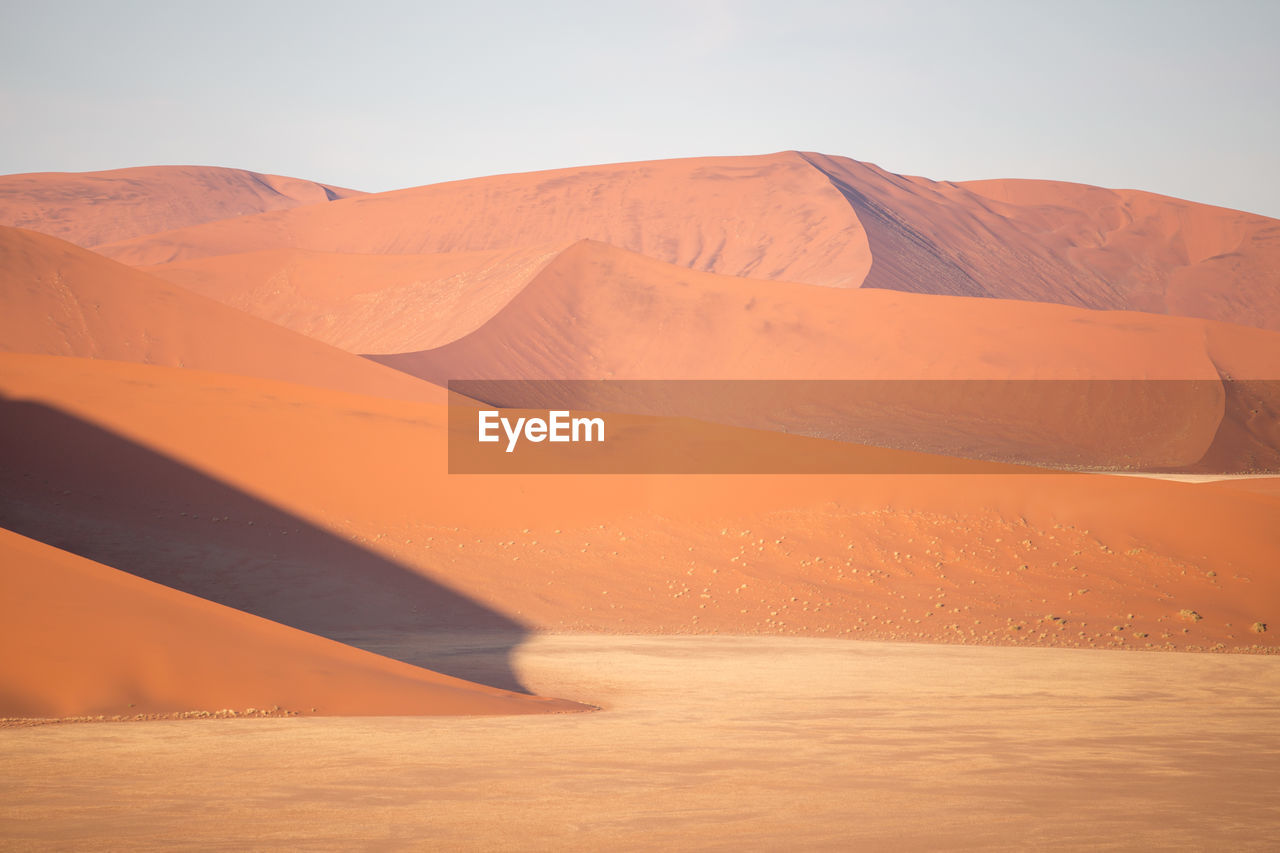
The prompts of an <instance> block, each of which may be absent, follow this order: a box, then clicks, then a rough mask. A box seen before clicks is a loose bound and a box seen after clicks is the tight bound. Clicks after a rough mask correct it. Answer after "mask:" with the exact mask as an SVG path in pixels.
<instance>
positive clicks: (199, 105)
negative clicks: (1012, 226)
mask: <svg viewBox="0 0 1280 853" xmlns="http://www.w3.org/2000/svg"><path fill="white" fill-rule="evenodd" d="M1277 45H1280V3H1276V2H1271V0H1267V2H1214V3H1208V2H1203V3H1185V2H1183V3H1180V2H1175V0H1167V1H1166V2H1123V0H1113V2H1099V3H1095V2H1054V3H1045V2H1008V3H995V2H970V3H965V2H934V3H919V2H917V3H912V2H896V3H861V2H815V1H814V0H786V2H729V0H720V2H698V0H685V2H679V3H677V2H667V0H646V2H643V3H612V2H608V0H597V2H581V3H580V2H543V3H537V2H521V3H509V2H489V3H483V4H480V3H467V4H461V3H438V2H432V0H424V2H372V0H370V1H369V2H361V3H326V2H319V0H315V2H305V3H304V2H286V0H278V1H277V2H271V0H258V2H254V3H244V2H235V1H234V0H233V2H217V3H210V2H200V3H193V2H186V0H167V2H116V3H103V2H97V0H94V2H67V0H63V2H58V0H52V1H51V2H42V3H29V2H21V3H19V2H14V0H0V173H15V172H33V171H86V170H97V169H111V168H120V167H124V166H139V165H156V164H202V165H215V166H232V167H236V168H244V169H252V170H255V171H259V172H271V173H276V174H284V175H291V176H296V177H303V178H310V179H313V180H318V181H323V182H326V183H331V184H337V185H340V186H348V187H352V188H355V189H361V190H369V191H380V190H387V189H394V188H398V187H405V186H416V185H420V184H427V183H435V182H438V181H447V180H455V179H460V178H468V177H476V176H480V175H488V174H499V173H507V172H523V171H532V170H537V169H552V168H561V167H570V166H581V165H589V164H597V163H611V162H622V161H631V160H652V159H662V158H668V157H690V156H711V155H723V154H763V153H769V152H773V151H781V150H786V149H799V150H807V151H821V152H823V153H826V154H836V155H843V156H847V157H852V158H854V159H857V160H864V161H869V162H873V163H876V164H877V165H880V166H882V167H884V168H886V169H889V170H890V171H894V172H899V173H903V174H913V175H923V176H925V177H929V178H933V179H936V180H970V179H977V178H995V177H1022V178H1049V179H1055V180H1069V181H1079V182H1083V183H1090V184H1097V185H1101V186H1109V187H1125V188H1135V189H1144V190H1150V191H1153V192H1159V193H1164V194H1167V195H1174V196H1180V197H1183V198H1189V199H1192V200H1195V201H1200V202H1206V203H1210V204H1218V205H1223V206H1226V207H1234V208H1239V209H1243V210H1248V211H1252V212H1256V213H1263V214H1267V215H1270V216H1274V217H1280V157H1278V156H1277V151H1280V49H1277Z"/></svg>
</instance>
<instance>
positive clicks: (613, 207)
mask: <svg viewBox="0 0 1280 853" xmlns="http://www.w3.org/2000/svg"><path fill="white" fill-rule="evenodd" d="M582 238H589V239H594V240H600V241H602V242H607V243H612V244H614V245H616V246H620V247H622V248H624V249H630V250H632V251H635V252H640V253H642V254H646V255H650V256H652V257H655V258H658V259H660V260H664V261H668V262H671V263H674V264H678V265H680V266H684V267H690V268H692V269H699V270H710V271H713V272H719V273H725V274H730V275H742V276H749V277H752V278H782V279H790V280H795V281H809V282H813V283H815V284H824V285H830V286H838V287H856V286H858V284H859V283H861V281H862V278H863V276H864V275H865V274H866V271H867V269H868V266H869V264H870V263H871V256H870V255H869V254H868V252H867V246H866V238H865V236H864V234H863V231H862V227H861V226H860V225H859V224H858V220H857V218H856V217H855V216H854V215H853V211H852V210H851V209H850V208H849V205H848V204H847V203H846V202H845V200H844V199H843V198H842V197H841V195H840V193H839V192H837V191H836V190H835V188H834V187H832V186H831V184H830V182H829V181H828V180H827V179H826V178H825V176H823V175H822V174H821V173H820V172H818V171H817V170H815V169H813V168H812V167H811V166H810V165H809V164H808V163H806V162H805V161H804V160H802V159H800V158H799V157H797V156H796V155H794V154H793V153H783V154H773V155H768V156H762V157H706V158H696V159H688V160H663V161H654V162H646V163H622V164H617V165H609V166H594V167H587V168H579V169H561V170H557V171H551V172H531V173H527V174H518V175H498V176H494V177H488V178H476V179H474V180H467V181H455V182H451V183H445V184H434V185H431V186H425V187H416V188H413V189H406V190H397V191H394V192H387V193H379V194H377V195H370V196H365V197H362V198H359V199H349V200H346V201H342V202H338V203H336V204H333V205H317V206H312V207H310V208H309V209H307V210H303V209H298V210H296V211H282V212H275V213H268V214H263V215H260V216H255V217H246V218H245V219H243V220H237V221H231V220H228V221H223V222H219V223H210V224H208V225H204V226H196V227H193V228H187V229H182V230H177V231H172V232H168V233H165V234H157V235H154V236H152V237H145V238H141V239H137V240H133V241H126V242H118V243H114V244H111V245H107V246H102V247H99V248H100V251H102V252H103V253H105V254H107V255H109V256H110V257H113V258H116V259H117V260H121V261H124V262H125V263H129V264H133V265H136V266H142V265H154V264H163V263H168V262H171V261H187V260H190V259H193V258H202V257H208V256H210V255H222V254H233V253H241V252H250V251H256V250H261V249H284V248H293V249H308V250H312V251H326V252H354V253H373V254H434V253H440V252H474V251H488V250H494V249H510V248H515V247H524V246H539V245H546V244H554V243H566V242H571V241H574V240H578V239H582Z"/></svg>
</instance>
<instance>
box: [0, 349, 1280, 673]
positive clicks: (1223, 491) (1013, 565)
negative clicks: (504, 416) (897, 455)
mask: <svg viewBox="0 0 1280 853" xmlns="http://www.w3.org/2000/svg"><path fill="white" fill-rule="evenodd" d="M0 392H2V393H4V394H5V395H6V397H8V398H9V399H11V400H16V401H25V402H27V403H29V404H32V405H35V404H38V405H41V406H46V407H51V408H54V409H56V410H58V411H60V412H65V413H66V414H67V415H68V416H71V417H75V418H77V419H80V420H83V421H84V422H86V423H92V424H96V425H98V426H99V427H100V428H101V429H105V430H110V431H111V432H112V433H114V434H118V435H120V436H123V437H125V438H127V439H129V440H130V441H132V442H134V443H136V444H137V445H138V446H141V447H146V448H150V449H152V450H153V451H154V452H155V453H159V454H163V455H164V456H165V457H167V458H171V459H173V460H177V461H180V462H184V463H186V464H188V465H191V466H193V467H195V466H198V468H199V470H200V471H202V472H204V474H205V475H207V476H210V477H216V478H217V479H218V480H219V481H220V482H222V483H226V484H228V485H229V486H231V487H233V488H235V489H237V490H239V491H240V492H243V493H245V494H251V495H253V496H255V497H256V500H257V501H258V502H260V503H261V504H263V505H265V506H269V507H272V508H276V510H273V511H281V512H287V513H290V514H291V515H293V516H295V517H296V518H298V519H299V520H300V521H303V522H305V523H307V524H309V525H312V526H314V527H315V528H317V529H322V530H326V531H329V532H330V533H331V534H332V535H333V536H334V537H335V538H336V539H340V540H343V541H346V542H349V543H352V544H354V545H356V546H358V547H360V548H361V549H366V550H367V551H368V552H369V553H371V554H374V555H377V556H379V558H380V559H382V560H384V561H391V562H394V563H395V565H397V566H400V567H403V570H404V572H405V573H406V576H416V577H420V578H422V579H425V580H427V581H430V582H431V583H432V584H436V585H439V586H443V587H448V588H449V589H451V590H454V591H456V593H457V594H459V595H465V596H466V597H467V598H468V599H469V600H471V601H474V602H477V603H478V604H480V605H482V606H483V607H484V608H485V609H486V611H488V612H495V613H500V614H506V615H507V616H508V617H509V618H511V619H513V620H518V621H519V622H520V623H521V624H522V625H528V626H531V627H533V628H540V629H551V630H600V631H638V632H738V633H775V634H802V635H809V636H839V637H867V638H880V639H900V640H923V641H930V642H969V643H995V644H1012V645H1036V644H1044V645H1055V646H1081V647H1090V646H1098V647H1130V648H1140V649H1145V648H1160V649H1165V648H1167V649H1189V648H1198V649H1211V648H1223V649H1270V648H1274V646H1275V638H1276V637H1277V635H1278V634H1277V631H1276V625H1277V624H1280V614H1277V612H1276V607H1277V603H1278V602H1280V574H1278V573H1277V569H1276V567H1277V566H1280V540H1278V539H1277V537H1276V535H1275V519H1276V517H1277V513H1278V512H1280V503H1277V498H1276V497H1275V496H1274V495H1271V494H1262V493H1257V492H1253V491H1249V490H1244V489H1236V488H1227V487H1217V486H1212V485H1209V486H1204V485H1189V484H1183V483H1174V482H1164V481H1157V480H1147V479H1137V478H1121V477H1107V476H1091V475H1069V474H1054V475H993V476H942V475H928V474H910V475H901V476H826V477H814V476H751V475H730V476H699V477H690V476H644V475H636V476H612V475H611V476H604V475H601V476H506V475H488V476H465V475H449V474H447V473H446V467H445V447H444V441H445V429H444V412H443V410H442V408H441V407H439V406H432V405H429V404H419V403H412V402H407V401H404V402H402V401H394V400H384V399H376V398H369V397H360V396H357V395H350V394H341V393H338V392H333V391H325V390H321V389H314V388H307V387H303V386H290V385H286V384H283V383H278V382H270V381H266V380H261V379H252V378H240V377H227V376H219V375H216V374H205V373H202V372H199V371H192V370H174V369H171V368H163V367H153V366H146V365H136V364H127V363H120V362H105V361H88V360H75V359H57V358H49V357H41V356H26V355H5V356H2V357H0ZM20 438H21V437H20V436H19V437H16V438H15V439H14V440H13V441H9V442H6V447H5V454H6V456H5V459H4V465H3V466H0V473H3V476H5V477H6V478H8V480H7V482H6V485H5V488H4V489H2V490H0V494H3V495H5V496H6V497H5V508H4V512H5V518H7V519H9V523H7V524H6V526H8V527H9V528H10V529H15V525H16V524H18V523H21V524H22V525H23V530H24V532H27V533H28V535H35V534H36V533H37V532H40V537H39V538H41V539H45V540H49V541H56V542H57V543H58V544H59V545H60V547H63V548H64V549H73V541H74V542H78V543H80V545H81V546H82V547H87V546H92V545H95V544H97V545H101V543H103V542H105V543H106V544H107V545H109V546H110V547H113V548H116V549H118V551H119V552H120V553H126V552H127V553H136V554H140V555H143V556H145V555H154V554H162V555H163V554H181V555H184V560H183V561H182V562H177V561H174V562H167V563H165V564H164V565H163V566H160V567H159V568H158V569H157V570H158V571H164V572H168V573H169V576H170V577H175V578H176V577H178V575H179V574H180V573H181V572H186V573H187V574H188V575H190V576H193V577H195V579H196V580H197V581H198V580H199V579H200V577H201V576H202V572H204V571H205V569H203V568H202V566H203V565H204V564H205V563H206V562H208V561H211V560H212V561H216V563H217V564H218V565H221V566H223V569H222V570H223V571H224V572H230V573H231V574H230V575H224V577H232V578H234V580H235V583H234V584H220V585H218V587H217V588H218V589H220V590H222V591H223V593H224V594H229V593H234V594H235V595H237V596H239V598H238V599H237V603H238V604H239V606H241V607H242V609H252V608H253V605H254V603H255V601H256V602H258V603H262V602H271V603H274V604H275V605H277V606H279V607H280V608H281V609H283V610H286V611H287V612H288V613H292V614H294V615H297V614H302V615H306V614H307V613H312V614H314V613H322V614H330V615H329V616H326V617H325V618H326V619H330V620H331V622H330V623H328V624H329V625H330V626H331V627H335V628H341V630H343V631H346V632H348V634H350V635H353V636H354V637H358V636H360V635H362V634H365V633H370V634H377V633H378V632H383V631H387V630H422V629H423V628H424V627H430V626H431V625H432V624H436V622H437V621H439V620H444V621H443V623H442V624H449V625H454V626H457V627H462V626H464V625H465V624H466V621H465V620H466V619H470V618H473V617H474V616H479V615H481V612H480V611H478V610H475V609H472V610H471V611H468V612H469V613H471V614H473V616H467V615H466V613H463V614H462V617H460V618H462V619H463V621H457V620H454V621H449V619H450V618H451V617H449V615H448V614H447V613H414V612H412V610H411V609H410V608H409V607H407V606H405V607H394V608H391V609H386V608H382V607H381V606H380V607H379V608H375V609H372V610H369V611H368V612H367V613H365V612H363V611H362V610H361V605H360V599H359V596H353V595H352V591H353V590H358V589H359V586H358V585H342V586H332V585H327V584H326V585H322V586H320V587H317V586H315V583H316V581H318V580H321V578H319V577H315V578H313V580H312V581H310V582H309V583H308V584H302V585H301V586H294V585H292V584H294V583H295V581H292V580H290V581H288V582H287V583H285V584H284V585H281V580H282V579H285V580H288V579H289V578H294V579H296V581H297V582H300V581H301V579H303V578H305V577H307V573H308V572H314V571H315V567H316V566H319V565H326V564H325V563H324V562H323V560H324V557H323V553H322V552H321V551H319V550H317V551H316V552H315V553H314V554H312V553H311V552H307V553H306V554H303V555H302V556H304V557H306V558H307V559H305V560H300V559H298V558H299V553H298V552H296V551H295V550H294V549H295V548H296V547H299V546H298V545H297V543H295V539H297V538H298V531H296V530H294V529H293V527H290V528H287V529H285V528H283V527H282V526H280V527H270V526H269V525H267V524H266V523H265V522H264V521H262V519H263V518H265V517H267V516H268V515H269V514H270V513H269V512H268V511H267V510H266V509H265V508H264V506H256V507H252V508H251V509H252V512H250V509H244V508H242V507H241V506H239V505H237V506H234V507H231V508H230V509H227V508H224V507H223V506H222V505H221V504H212V503H210V504H209V505H208V506H204V505H201V511H200V512H199V516H200V517H199V518H193V517H191V513H188V515H187V516H186V517H182V516H176V513H175V509H177V506H176V502H175V501H168V502H166V503H165V504H164V505H159V504H157V503H156V501H155V499H154V497H152V493H151V492H149V491H148V490H147V489H145V488H144V489H143V490H142V491H141V492H140V493H139V492H137V491H135V490H134V484H131V483H130V482H128V481H127V479H122V478H118V477H117V478H110V477H95V478H92V481H93V483H95V484H96V485H95V486H94V487H93V488H88V487H87V486H86V481H87V478H88V475H89V473H90V469H93V468H96V467H101V466H103V465H106V464H108V460H103V459H100V458H99V457H98V456H94V457H93V459H94V460H97V461H93V462H92V463H90V462H85V464H84V466H83V467H82V468H75V467H70V468H69V467H67V465H66V464H64V462H65V460H64V459H62V458H61V457H59V456H58V455H57V454H56V453H55V452H54V449H48V448H46V451H47V452H46V451H42V452H41V453H33V452H31V449H30V448H24V446H23V441H24V440H27V439H22V440H19V439H20ZM41 459H44V460H46V461H45V462H44V463H42V462H41V461H40V460H41ZM42 465H43V466H44V467H41V466H42ZM32 466H35V467H34V468H33V467H32ZM77 470H79V471H81V472H82V473H80V474H77ZM206 503H209V502H208V501H206ZM242 509H243V511H242ZM184 511H185V510H184ZM210 514H212V515H215V516H217V519H216V520H214V519H211V518H210V517H209V516H210ZM228 515H229V516H230V517H229V518H228V517H225V516H228ZM157 516H160V517H159V518H157ZM175 516H176V517H175ZM255 520H257V521H258V523H257V524H251V523H250V522H254V521H255ZM122 530H127V531H128V535H127V536H123V535H121V531H122ZM54 537H60V538H57V539H56V540H55V539H54ZM104 547H105V546H104ZM330 550H332V549H330ZM228 555H230V556H228ZM339 556H341V555H339ZM121 562H123V561H121ZM340 568H341V567H339V566H334V567H329V568H326V569H325V571H338V570H339V569H340ZM343 571H346V569H343ZM301 589H307V590H308V591H309V594H308V595H307V596H305V597H298V596H295V595H293V594H292V593H290V592H289V591H290V590H301ZM282 590H283V592H282ZM326 590H327V591H326ZM388 601H394V599H388ZM430 605H431V599H430V598H427V599H424V606H428V607H429V606H430ZM289 608H292V610H290V609H289ZM352 613H353V614H354V615H349V614H352ZM388 614H390V615H388ZM433 620H436V621H433ZM338 623H340V624H338ZM432 668H435V669H439V668H440V667H432Z"/></svg>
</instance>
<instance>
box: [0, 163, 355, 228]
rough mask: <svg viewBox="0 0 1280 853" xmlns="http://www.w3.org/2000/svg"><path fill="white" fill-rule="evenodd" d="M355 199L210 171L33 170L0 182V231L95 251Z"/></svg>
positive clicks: (288, 181) (298, 184)
mask: <svg viewBox="0 0 1280 853" xmlns="http://www.w3.org/2000/svg"><path fill="white" fill-rule="evenodd" d="M360 194H361V193H358V192H356V191H355V190H346V189H342V188H340V187H331V186H327V185H325V184H317V183H315V182H313V181H304V180H301V179H299V178H285V177H281V176H280V175H264V174H260V173H258V172H246V171H244V170H241V169H223V168H217V167H213V166H144V167H139V168H134V169H113V170H111V171H108V172H36V173H31V174H22V175H5V176H3V177H0V225H9V226H13V227H16V228H26V229H29V230H31V231H40V232H43V233H45V234H51V235H53V236H54V237H59V238H61V239H63V240H68V241H70V242H72V243H75V244H76V245H79V246H96V245H98V244H100V243H110V242H113V241H116V240H127V239H130V238H133V237H140V236H142V235H144V234H154V233H155V232H157V231H168V230H171V229H173V228H186V227H187V226H190V225H199V224H200V223H203V222H209V221H212V220H215V219H227V218H229V217H234V216H246V215H248V214H253V213H262V212H263V211H267V210H284V209H287V208H291V207H297V206H298V205H304V204H315V203H317V202H324V201H333V200H335V199H339V198H349V197H351V196H354V195H360Z"/></svg>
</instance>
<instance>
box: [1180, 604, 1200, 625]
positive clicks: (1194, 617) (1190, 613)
mask: <svg viewBox="0 0 1280 853" xmlns="http://www.w3.org/2000/svg"><path fill="white" fill-rule="evenodd" d="M1178 615H1179V616H1181V617H1182V618H1183V619H1190V620H1191V621H1192V622H1199V621H1200V620H1201V619H1203V618H1204V617H1203V616H1201V615H1200V614H1199V613H1197V612H1195V611H1194V610H1188V609H1187V608H1185V607H1184V608H1182V609H1181V610H1179V611H1178Z"/></svg>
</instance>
